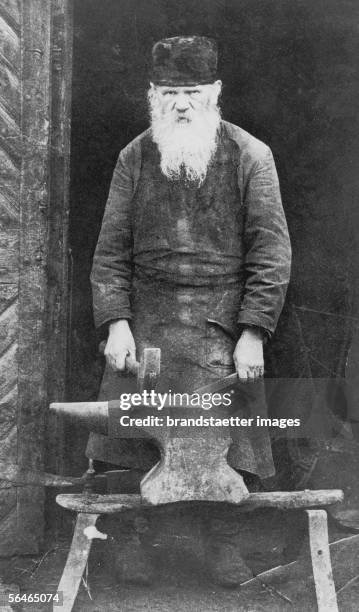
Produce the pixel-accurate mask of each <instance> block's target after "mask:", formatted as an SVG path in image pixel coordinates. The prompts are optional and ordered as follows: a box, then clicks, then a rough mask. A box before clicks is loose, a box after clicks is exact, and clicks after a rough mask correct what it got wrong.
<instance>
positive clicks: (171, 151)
mask: <svg viewBox="0 0 359 612" xmlns="http://www.w3.org/2000/svg"><path fill="white" fill-rule="evenodd" d="M220 91H221V82H220V81H216V82H215V83H211V84H209V85H197V86H195V87H192V86H191V87H189V86H186V87H167V86H159V85H157V86H156V85H153V84H151V88H150V90H149V92H148V100H149V105H150V113H151V128H152V137H153V140H154V142H155V143H156V144H157V146H158V149H159V151H160V154H161V170H162V172H163V174H164V175H165V176H167V178H170V179H173V180H178V179H179V178H180V177H182V178H183V177H185V179H186V180H187V181H189V182H192V183H194V184H197V185H201V184H202V183H203V181H204V179H205V177H206V174H207V168H208V164H209V162H210V160H211V158H212V156H213V155H214V152H215V150H216V146H217V131H218V128H219V123H220V111H219V108H218V106H217V102H218V96H219V93H220Z"/></svg>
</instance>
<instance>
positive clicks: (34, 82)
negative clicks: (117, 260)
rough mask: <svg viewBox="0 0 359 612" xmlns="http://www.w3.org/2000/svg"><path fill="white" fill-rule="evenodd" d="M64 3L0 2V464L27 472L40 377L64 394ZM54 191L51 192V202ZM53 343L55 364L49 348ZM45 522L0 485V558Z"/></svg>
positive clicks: (43, 394) (40, 454) (39, 447)
mask: <svg viewBox="0 0 359 612" xmlns="http://www.w3.org/2000/svg"><path fill="white" fill-rule="evenodd" d="M67 5H68V3H67V0H53V1H52V2H49V1H48V0H2V3H1V5H0V81H1V89H0V124H1V125H0V135H1V141H0V157H1V162H0V174H1V184H0V440H1V445H0V461H5V462H9V463H13V464H18V465H19V466H21V467H22V468H24V469H31V470H42V469H43V468H44V463H45V431H46V427H45V425H46V417H47V407H48V400H49V396H48V382H47V381H48V380H49V379H50V380H53V381H54V392H53V394H52V397H56V396H57V397H59V396H62V395H63V389H64V387H63V385H64V358H65V357H64V341H63V338H64V333H65V328H66V321H65V316H64V315H63V314H62V313H59V310H61V308H63V306H64V303H66V265H65V260H66V248H67V247H66V222H65V223H64V224H62V222H63V221H64V219H65V220H66V210H65V209H66V189H65V187H64V186H65V185H66V183H67V163H66V155H67V152H68V150H67V147H68V136H67V135H68V131H69V128H68V124H67V125H66V126H65V127H64V123H63V125H62V128H61V127H60V126H59V117H61V116H63V115H64V112H65V110H66V111H68V104H69V102H68V95H67V92H66V90H65V88H64V85H63V82H64V79H63V67H64V65H65V64H66V63H67V59H66V61H64V58H63V56H64V54H66V52H67V49H66V48H65V47H66V45H67V42H68V39H67V37H66V35H65V34H64V22H65V21H66V20H67V19H68V17H67V16H68V6H67ZM64 15H65V16H66V19H64ZM60 23H62V33H60V31H61V27H59V24H60ZM53 24H54V28H52V25H53ZM56 24H57V25H56ZM56 37H57V39H56ZM54 47H55V49H54ZM54 50H55V53H53V51H54ZM61 56H62V60H61V59H60V60H59V57H60V58H61ZM56 58H57V59H56ZM56 66H60V67H57V68H56ZM56 71H57V73H58V78H57V81H56V84H55V87H54V90H53V92H52V93H53V98H52V100H51V96H50V94H51V79H52V75H53V74H54V73H56ZM60 83H61V84H60ZM60 92H61V96H62V97H61V99H60V100H58V96H59V95H60ZM53 110H54V112H55V120H54V121H55V125H56V123H57V129H56V131H54V132H53V133H52V131H51V127H52V111H53ZM53 151H54V154H52V152H53ZM52 173H54V175H56V177H57V183H56V180H55V179H54V180H55V184H54V185H52V183H51V180H50V176H51V174H52ZM60 175H61V177H62V178H61V179H60V178H59V176H60ZM60 183H61V185H62V187H61V189H62V191H61V192H60V188H59V185H60ZM55 187H56V188H57V189H58V196H57V198H54V199H52V197H51V196H52V195H53V193H54V189H55ZM54 209H56V214H55V212H54ZM60 217H61V220H60ZM60 285H61V289H60ZM65 312H66V309H65ZM49 338H51V341H50V342H49ZM59 338H61V341H60V342H58V343H57V348H56V355H55V358H54V357H53V356H52V352H51V349H52V348H53V347H54V345H55V344H56V340H57V341H58V340H59ZM50 355H51V359H49V356H50ZM54 359H57V364H56V366H57V370H58V373H57V374H56V375H54V373H53V370H54ZM43 526H44V490H43V489H42V488H41V487H32V486H26V487H15V486H14V485H13V484H11V483H7V482H5V481H1V480H0V555H1V556H4V555H8V554H16V553H17V554H24V553H36V552H37V551H38V549H39V545H40V542H41V538H42V534H43Z"/></svg>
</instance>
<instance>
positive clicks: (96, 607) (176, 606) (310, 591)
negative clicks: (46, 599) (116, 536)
mask: <svg viewBox="0 0 359 612" xmlns="http://www.w3.org/2000/svg"><path fill="white" fill-rule="evenodd" d="M63 512H64V514H67V517H66V518H65V522H64V523H63V524H62V528H61V531H62V535H61V537H57V538H56V537H55V536H54V534H53V533H48V534H47V537H46V542H45V544H44V547H43V551H42V553H41V554H40V555H38V556H36V557H14V558H12V559H10V560H9V559H7V560H2V561H1V562H0V575H1V577H2V579H3V582H4V583H7V584H10V589H11V590H12V592H16V591H18V592H20V593H21V594H23V593H54V592H55V591H56V586H57V584H58V582H59V579H60V576H61V572H62V569H63V567H64V564H65V560H66V556H67V552H68V549H69V544H70V540H71V531H72V525H73V515H72V514H71V513H69V512H66V511H65V510H64V511H63ZM70 515H71V516H72V518H71V519H69V517H70ZM301 516H302V515H301V513H297V512H296V511H292V512H287V513H283V512H281V511H277V510H260V511H256V512H253V513H252V514H250V515H241V516H240V519H239V520H240V521H241V542H242V544H241V545H242V553H243V556H244V558H245V560H246V562H247V564H248V565H249V566H250V568H251V569H252V571H253V573H254V575H257V574H260V573H262V572H265V571H266V570H268V569H270V568H274V567H276V566H278V565H281V564H283V563H286V562H289V561H291V560H293V557H295V556H296V555H297V554H298V553H299V551H300V544H302V543H303V542H304V541H305V526H304V523H303V521H302V520H301ZM149 518H150V521H151V522H150V524H151V537H149V538H148V547H149V552H150V554H151V557H152V560H153V563H154V566H155V570H156V571H155V579H154V582H153V584H152V585H151V586H150V587H139V586H135V585H129V584H127V585H124V584H118V582H117V581H116V579H115V577H114V576H113V574H112V572H111V568H112V567H113V562H112V559H110V558H109V554H108V544H107V542H106V541H99V540H96V542H95V544H94V546H93V549H92V551H91V555H90V562H89V567H88V572H87V573H86V575H85V579H84V580H83V584H82V585H81V587H80V591H79V594H78V597H77V600H76V604H75V607H74V612H80V611H84V612H107V611H108V612H116V611H121V612H130V611H131V612H132V611H133V612H138V611H142V610H151V611H155V612H168V611H172V610H173V611H179V612H190V611H192V610H198V611H201V612H209V611H213V612H216V611H217V610H218V611H219V610H220V611H221V612H234V611H236V612H238V611H241V612H252V611H253V612H257V611H258V612H260V611H262V610H268V612H269V611H270V612H276V611H287V610H298V611H303V612H304V611H305V612H307V611H309V610H313V611H314V610H316V605H315V595H314V588H313V584H308V585H307V584H303V580H302V579H299V578H294V579H293V578H291V577H289V583H290V589H289V592H290V593H291V594H290V596H289V597H288V595H285V594H284V592H282V591H281V588H280V586H279V587H278V586H276V587H275V588H273V586H270V585H269V584H268V582H267V581H266V579H265V578H263V576H261V577H260V578H257V579H255V580H252V581H251V582H250V583H247V584H246V585H242V586H241V587H240V588H238V589H233V590H228V589H222V588H217V587H215V586H214V585H213V583H212V582H211V578H210V576H209V575H208V573H207V571H206V548H205V544H204V538H203V530H202V527H201V524H202V522H201V509H200V508H194V509H191V510H190V511H189V510H188V509H185V510H183V509H179V510H177V509H174V510H173V511H172V513H171V515H170V516H169V515H168V513H166V514H165V513H163V511H160V512H156V511H155V512H153V511H152V514H151V516H150V517H149ZM98 528H99V529H100V530H101V531H103V532H105V533H111V531H112V532H113V530H114V529H116V528H117V526H116V524H114V523H113V522H112V523H108V521H107V522H106V521H99V522H98ZM64 533H66V535H63V534H64ZM350 535H351V534H343V533H340V532H339V531H338V530H337V529H336V528H335V527H333V526H330V540H331V541H332V542H333V541H336V540H339V539H341V538H343V537H344V538H345V537H347V536H348V537H349V536H350ZM357 537H358V539H359V536H357ZM345 542H350V540H345ZM354 551H355V549H354ZM338 563H339V562H338ZM341 564H342V565H343V563H342V562H341ZM293 567H295V566H293ZM342 569H343V568H342ZM351 569H352V570H353V571H354V570H355V568H353V567H352V568H351ZM339 573H340V572H339ZM342 574H343V575H342V576H341V577H340V578H339V579H340V580H341V581H342V582H341V583H340V590H341V594H340V597H338V599H339V606H340V611H341V612H350V611H353V612H354V611H357V610H358V606H357V602H358V600H359V591H358V588H359V584H357V582H356V580H355V579H351V580H349V578H350V576H351V575H350V576H349V578H348V579H347V576H348V573H347V572H346V571H345V568H344V573H343V572H342ZM356 574H359V571H358V572H356ZM296 575H297V576H299V573H297V574H296V570H294V576H296ZM334 576H335V577H336V571H335V572H334ZM338 576H339V574H338ZM297 580H298V584H296V581H297ZM309 582H310V581H309ZM358 582H359V581H358ZM349 583H350V584H349ZM343 585H344V586H343ZM337 588H338V585H337ZM303 589H304V592H305V597H306V599H303ZM286 592H287V593H288V590H287V591H286ZM344 596H345V598H344ZM303 606H304V607H303ZM13 609H14V610H19V611H24V612H25V611H26V612H45V610H46V611H47V610H50V609H51V606H49V605H48V604H30V603H26V604H24V603H23V604H18V605H16V606H14V607H13ZM0 610H1V612H5V610H6V608H2V607H1V605H0ZM55 610H56V608H55ZM58 610H59V611H61V607H59V608H58Z"/></svg>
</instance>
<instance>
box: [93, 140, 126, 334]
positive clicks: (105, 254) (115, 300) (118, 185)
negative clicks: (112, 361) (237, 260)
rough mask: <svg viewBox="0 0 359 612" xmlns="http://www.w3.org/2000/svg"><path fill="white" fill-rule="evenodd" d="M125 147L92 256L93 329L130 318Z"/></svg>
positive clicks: (113, 179) (113, 180)
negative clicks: (94, 326)
mask: <svg viewBox="0 0 359 612" xmlns="http://www.w3.org/2000/svg"><path fill="white" fill-rule="evenodd" d="M132 165H133V164H132V163H131V158H130V154H129V152H128V148H126V149H124V150H123V151H121V153H120V155H119V158H118V161H117V164H116V167H115V170H114V174H113V177H112V182H111V187H110V192H109V196H108V200H107V204H106V208H105V213H104V217H103V221H102V227H101V231H100V235H99V239H98V243H97V247H96V251H95V255H94V259H93V266H92V272H91V284H92V295H93V308H94V319H95V325H96V327H97V328H100V327H102V326H104V325H105V324H108V323H109V322H110V321H113V320H115V319H131V318H132V315H131V308H130V289H131V278H132V250H133V247H132V227H131V225H132V223H131V217H132V211H131V203H132V197H133V191H134V176H133V175H134V172H133V169H132Z"/></svg>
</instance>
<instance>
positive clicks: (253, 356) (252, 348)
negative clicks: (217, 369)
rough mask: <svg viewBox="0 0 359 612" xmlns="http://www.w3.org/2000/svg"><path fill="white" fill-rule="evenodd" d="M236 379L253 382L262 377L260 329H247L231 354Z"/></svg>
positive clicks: (261, 337) (261, 338)
mask: <svg viewBox="0 0 359 612" xmlns="http://www.w3.org/2000/svg"><path fill="white" fill-rule="evenodd" d="M233 360H234V364H235V366H236V371H237V374H238V378H239V380H240V381H242V382H254V381H255V380H258V379H259V378H262V377H263V373H264V359H263V334H262V332H261V330H260V329H256V328H247V329H245V330H244V331H243V333H242V335H241V337H240V338H239V340H238V342H237V345H236V348H235V350H234V353H233Z"/></svg>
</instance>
